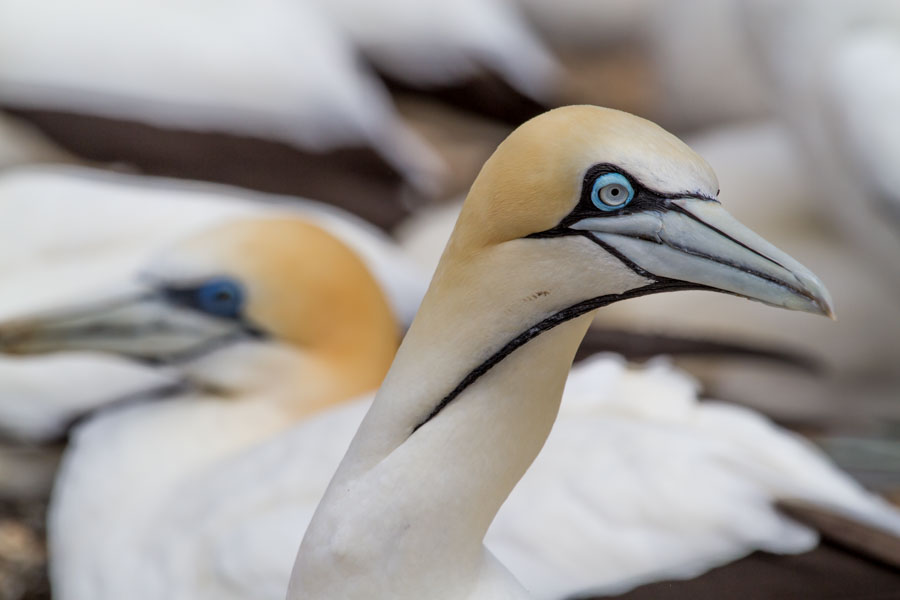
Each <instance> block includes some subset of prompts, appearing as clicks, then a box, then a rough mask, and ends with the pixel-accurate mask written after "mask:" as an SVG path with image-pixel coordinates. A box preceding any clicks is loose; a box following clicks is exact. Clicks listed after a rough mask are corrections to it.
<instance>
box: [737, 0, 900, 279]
mask: <svg viewBox="0 0 900 600" xmlns="http://www.w3.org/2000/svg"><path fill="white" fill-rule="evenodd" d="M743 5H744V7H743V8H744V12H745V14H746V18H745V23H746V24H747V26H748V30H749V31H750V33H751V36H752V39H753V41H754V48H755V49H756V51H757V55H758V58H759V64H760V65H761V66H762V67H763V68H764V69H765V72H766V74H767V75H768V80H769V82H770V85H771V86H772V88H773V90H774V91H773V94H774V97H775V101H776V106H777V109H778V113H779V115H780V116H781V117H782V119H783V120H784V122H785V123H786V125H787V126H788V127H789V128H790V130H791V131H792V133H794V134H795V135H796V136H797V139H798V141H799V143H800V144H801V146H802V148H803V149H804V153H805V157H806V158H807V160H808V161H809V164H810V167H811V171H812V172H813V173H815V177H814V178H812V181H813V183H814V185H815V186H816V189H817V190H818V193H819V194H820V197H821V198H822V199H823V200H825V201H827V202H828V207H829V210H827V211H822V214H823V216H824V217H826V218H827V219H829V221H830V223H831V225H832V227H834V228H835V229H836V230H837V231H839V232H841V233H842V234H844V236H845V238H846V239H847V240H848V241H849V242H850V243H851V244H852V245H854V246H856V247H857V248H860V249H862V250H863V251H864V252H866V253H867V254H869V255H870V256H871V257H872V258H874V259H875V260H876V261H878V264H879V265H880V268H881V269H883V270H884V272H885V273H889V274H890V275H891V281H890V283H891V285H893V286H894V288H895V289H898V290H900V287H898V285H900V269H898V262H897V260H896V257H897V255H898V254H900V220H898V217H897V212H898V209H897V206H898V205H900V201H898V200H897V198H900V180H898V178H897V169H896V165H897V162H898V160H900V142H898V141H897V140H898V139H900V109H898V105H900V104H898V103H900V69H898V68H897V60H898V57H900V4H898V3H897V2H893V1H892V0H860V1H859V2H841V1H839V0H837V1H835V0H826V1H824V2H818V1H815V0H801V1H798V2H793V1H785V0H763V1H759V2H750V1H747V0H745V1H744V2H743Z"/></svg>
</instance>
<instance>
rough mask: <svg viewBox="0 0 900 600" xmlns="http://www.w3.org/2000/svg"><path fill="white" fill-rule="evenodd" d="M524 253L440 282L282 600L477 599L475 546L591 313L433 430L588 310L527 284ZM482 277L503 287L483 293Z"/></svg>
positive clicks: (543, 423) (531, 444) (479, 260)
mask: <svg viewBox="0 0 900 600" xmlns="http://www.w3.org/2000/svg"><path fill="white" fill-rule="evenodd" d="M554 244H555V242H554V241H551V240H548V241H546V242H545V243H543V247H542V248H541V249H540V251H541V253H542V254H543V255H544V256H546V255H547V254H548V253H549V252H552V251H553V249H554ZM533 247H534V243H533V242H531V241H526V240H517V241H513V242H507V243H506V244H502V245H500V246H497V247H495V248H492V249H490V250H489V251H484V252H483V253H481V254H479V255H477V256H472V257H468V258H467V259H466V260H455V261H445V262H451V264H460V263H462V264H465V269H464V270H454V269H453V267H444V266H443V264H442V268H439V269H438V272H437V274H436V275H435V279H434V281H433V282H432V286H431V288H430V289H429V292H428V295H427V296H426V298H425V301H424V302H423V305H422V308H421V309H420V311H419V315H418V316H417V317H416V321H415V322H414V323H413V326H412V327H411V328H410V331H409V333H408V334H407V336H406V339H405V340H404V342H403V344H402V346H401V348H400V351H399V352H398V354H397V358H396V359H395V361H394V365H393V367H392V368H391V371H390V372H389V373H388V376H387V378H386V380H385V383H384V385H383V386H382V388H381V390H380V391H379V393H378V395H377V396H376V399H375V402H374V404H373V406H372V408H371V410H370V411H369V414H368V415H367V416H366V418H365V420H364V421H363V424H362V425H361V427H360V429H359V432H358V433H357V435H356V437H355V438H354V441H353V443H352V444H351V447H350V449H349V451H348V452H347V455H346V456H345V458H344V460H343V462H342V463H341V466H340V467H339V469H338V471H337V473H336V475H335V477H334V479H333V480H332V482H331V485H330V486H329V489H328V490H327V491H326V494H325V497H324V498H323V500H322V502H321V504H320V505H319V508H318V510H317V512H316V515H315V516H314V518H313V521H312V523H311V524H310V527H309V529H308V530H307V533H306V536H305V537H304V540H303V543H302V545H301V548H300V553H299V555H298V559H297V563H296V565H295V569H294V574H293V577H292V584H291V592H290V593H289V598H300V597H302V598H326V597H341V598H356V597H359V598H363V597H366V598H379V597H391V598H406V597H410V598H411V597H429V598H438V597H447V598H461V597H469V596H471V594H472V592H473V590H474V589H475V588H476V587H477V586H478V585H480V582H479V578H480V577H482V576H483V573H484V570H485V568H486V563H485V560H486V551H485V549H484V548H483V546H482V539H483V537H484V534H485V533H486V531H487V528H488V527H489V525H490V523H491V521H492V520H493V518H494V516H495V515H496V513H497V511H498V510H499V508H500V505H501V504H502V503H503V501H504V500H505V499H506V497H507V496H508V495H509V493H510V492H511V491H512V489H513V487H514V486H515V484H516V482H518V480H519V478H520V477H521V476H522V475H523V474H524V472H525V470H526V469H527V468H528V466H529V465H530V464H531V462H532V461H533V460H534V458H535V457H536V456H537V453H538V452H539V451H540V449H541V447H542V446H543V444H544V441H545V440H546V438H547V435H548V434H549V432H550V428H551V427H552V425H553V421H554V420H555V418H556V414H557V411H558V408H559V401H560V398H561V396H562V391H563V386H564V385H565V380H566V376H567V374H568V371H569V368H570V367H571V364H572V360H573V358H574V355H575V351H576V350H577V348H578V345H579V343H580V341H581V339H582V337H583V336H584V333H585V331H586V330H587V327H588V325H589V323H590V320H591V317H592V315H593V313H588V314H585V315H582V316H580V317H578V318H575V319H573V320H570V321H567V322H565V323H563V324H561V325H559V326H557V327H555V328H553V329H550V330H548V331H546V332H544V333H542V334H541V335H539V336H538V337H536V338H534V339H532V340H531V341H529V342H528V343H526V344H525V345H524V346H521V347H519V348H518V349H516V350H515V351H513V352H512V353H510V354H509V355H508V356H506V357H505V358H504V359H503V360H502V361H500V362H499V363H497V364H496V365H495V366H494V367H493V368H491V369H490V370H488V371H487V372H485V373H484V374H483V375H482V376H481V377H479V378H478V379H477V380H475V381H474V382H473V383H471V385H469V386H468V387H467V388H466V389H465V390H464V391H462V392H461V393H460V394H459V395H458V396H457V397H456V398H455V399H454V400H452V401H451V402H450V403H449V404H447V405H446V407H445V408H444V409H443V410H441V411H440V412H439V413H438V414H437V415H436V416H434V417H433V418H432V419H431V420H428V417H429V415H431V414H432V412H433V411H434V409H435V407H436V406H438V404H439V403H440V402H441V400H442V399H443V398H444V397H445V396H446V395H447V394H448V393H449V392H450V391H451V390H453V389H454V388H456V386H457V385H458V384H459V383H460V382H461V381H463V380H464V379H465V377H466V376H467V375H468V374H469V373H470V372H472V371H473V370H476V369H477V368H478V366H479V365H481V364H482V363H483V362H484V361H485V360H486V359H488V358H489V357H490V356H491V355H493V354H495V353H496V352H498V351H499V350H500V349H501V348H502V347H503V346H504V345H506V344H507V343H508V342H509V341H511V340H513V339H514V338H516V337H517V336H519V335H520V334H521V333H523V332H524V331H526V330H528V329H529V327H531V326H532V325H535V324H537V323H539V322H541V321H542V320H543V319H545V318H547V317H549V316H551V315H553V314H555V313H557V312H559V311H561V310H563V309H566V308H568V307H569V306H571V305H572V304H575V303H577V302H579V301H580V300H584V299H585V298H577V297H576V298H574V299H573V298H572V297H571V294H567V293H566V292H565V290H566V289H567V288H566V284H565V282H564V279H566V278H568V275H567V274H560V275H558V277H559V278H560V280H559V281H556V280H555V278H556V277H557V275H556V274H554V273H553V272H552V271H550V272H539V271H536V270H535V269H534V267H533V264H534V263H532V262H531V261H528V260H527V257H528V253H529V249H530V248H533ZM560 251H563V250H562V247H561V248H560ZM523 257H524V258H523ZM516 265H531V266H530V268H527V267H522V268H519V269H517V268H516ZM490 273H498V274H501V275H499V276H498V278H497V279H496V285H487V286H485V285H484V281H485V277H488V276H489V274H490ZM472 280H479V281H481V285H478V286H475V285H474V283H470V282H471V281H472ZM634 283H635V281H630V282H627V284H626V283H625V282H621V281H620V282H619V283H618V284H616V285H618V286H621V287H622V289H619V290H610V293H616V292H620V291H624V289H628V287H633V284H634ZM473 289H478V290H479V295H478V296H473V294H472V290H473ZM422 365H426V367H425V368H423V367H422ZM426 420H428V422H427V423H425V424H424V425H422V426H421V427H420V428H419V429H416V427H417V426H419V425H420V424H421V423H423V421H426ZM439 593H440V594H442V595H440V596H439V595H437V594H439Z"/></svg>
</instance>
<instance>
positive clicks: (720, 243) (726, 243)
mask: <svg viewBox="0 0 900 600" xmlns="http://www.w3.org/2000/svg"><path fill="white" fill-rule="evenodd" d="M570 227H571V228H572V229H578V230H581V231H586V232H589V233H590V235H591V236H593V238H594V239H596V240H597V241H598V242H599V243H600V244H601V245H603V246H606V247H607V248H608V249H611V250H612V251H614V252H615V253H617V254H619V255H620V257H623V258H624V259H626V260H627V261H630V262H631V263H633V265H636V266H637V267H638V268H639V269H642V270H644V271H646V272H648V273H651V274H653V275H655V276H657V277H665V278H667V279H672V280H677V281H685V282H688V283H693V284H697V285H698V286H702V287H708V288H714V289H716V290H720V291H724V292H728V293H732V294H737V295H739V296H743V297H745V298H749V299H751V300H758V301H760V302H764V303H766V304H771V305H773V306H779V307H783V308H789V309H792V310H802V311H805V312H810V313H815V314H822V315H826V316H828V317H831V318H834V308H833V305H832V302H831V295H830V294H829V293H828V290H827V289H825V286H824V285H823V284H822V282H821V281H819V279H818V278H817V277H816V276H815V275H814V274H813V273H812V272H811V271H810V270H809V269H807V268H806V267H804V266H803V265H801V264H800V263H799V262H797V261H796V260H794V259H793V258H791V257H790V256H789V255H787V254H785V253H784V252H782V251H781V250H779V249H778V248H776V247H775V246H773V245H772V244H770V243H769V242H767V241H766V240H764V239H763V238H761V237H760V236H758V235H757V234H755V233H754V232H753V231H751V230H750V229H748V228H747V227H745V226H744V225H742V224H741V223H740V222H738V221H737V220H736V219H735V218H734V217H732V216H731V215H730V214H728V212H727V211H726V210H725V209H724V208H722V206H721V205H720V204H719V203H718V202H714V201H711V200H703V199H697V198H678V199H674V200H671V201H670V204H669V206H668V207H667V208H666V209H664V210H659V211H645V212H639V213H632V214H624V215H621V216H614V217H600V218H588V219H583V220H581V221H579V222H577V223H574V224H573V225H571V226H570Z"/></svg>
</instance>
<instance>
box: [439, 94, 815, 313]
mask: <svg viewBox="0 0 900 600" xmlns="http://www.w3.org/2000/svg"><path fill="white" fill-rule="evenodd" d="M717 196H718V182H717V180H716V176H715V173H713V171H712V169H711V168H710V166H709V165H708V164H707V163H706V162H705V161H704V160H703V159H702V158H700V157H699V156H698V155H697V154H695V153H694V152H693V151H692V150H691V149H690V148H689V147H688V146H687V145H686V144H684V143H683V142H681V141H680V140H679V139H678V138H676V137H675V136H673V135H671V134H669V133H668V132H666V131H665V130H663V129H662V128H661V127H659V126H657V125H655V124H654V123H651V122H649V121H646V120H644V119H641V118H639V117H635V116H633V115H629V114H627V113H623V112H620V111H616V110H611V109H605V108H598V107H593V106H569V107H564V108H559V109H556V110H553V111H550V112H548V113H545V114H543V115H541V116H538V117H536V118H534V119H532V120H531V121H528V122H526V123H525V124H523V125H522V126H520V127H519V128H518V129H517V130H516V131H514V132H513V133H512V134H510V136H509V137H508V138H507V139H506V140H505V141H504V142H503V143H502V144H500V146H499V147H498V148H497V150H496V152H495V153H494V154H493V156H491V158H490V159H489V160H488V161H487V162H486V163H485V165H484V167H483V169H482V171H481V173H480V174H479V176H478V178H477V180H476V181H475V183H474V185H473V186H472V190H471V192H470V194H469V197H468V198H467V200H466V203H465V204H464V206H463V209H462V212H461V214H460V217H459V220H458V222H457V225H456V228H455V230H454V233H453V236H452V237H451V241H450V243H449V244H448V247H447V250H446V251H445V255H444V258H443V260H442V263H441V267H439V270H438V272H439V274H441V273H442V272H443V274H445V275H446V274H447V273H446V272H447V271H448V270H453V269H454V268H455V267H454V266H453V265H459V264H460V263H464V264H470V263H472V262H477V260H478V259H477V258H476V257H478V256H483V255H484V254H491V253H494V254H496V253H498V251H499V249H500V248H502V247H504V246H508V245H510V244H515V245H516V247H517V254H518V256H519V259H518V260H520V261H521V260H526V261H528V262H529V263H530V264H529V265H528V268H527V269H526V270H524V271H523V270H522V269H519V268H517V267H510V270H509V271H508V272H507V273H506V274H501V275H499V276H498V282H499V281H506V280H509V279H511V278H513V277H526V278H532V279H533V280H534V283H533V287H534V286H539V285H543V284H544V282H546V283H547V286H546V289H544V288H540V289H539V288H537V287H536V288H535V293H543V292H547V293H548V294H557V296H560V295H561V296H563V297H564V299H565V301H567V302H570V303H574V302H575V301H580V300H588V298H589V297H590V294H589V295H588V296H586V295H585V292H590V293H594V292H596V293H595V294H594V295H595V296H598V295H601V294H602V295H605V296H608V299H609V300H610V301H614V300H616V299H623V298H628V297H634V296H636V295H641V294H647V293H654V292H661V291H669V290H674V289H709V290H717V291H721V292H726V293H730V294H735V295H739V296H743V297H746V298H750V299H753V300H758V301H761V302H765V303H767V304H771V305H774V306H780V307H784V308H790V309H795V310H803V311H808V312H813V313H820V314H826V315H832V306H831V300H830V298H829V295H828V292H827V291H826V289H825V287H824V286H823V285H822V283H821V282H820V281H819V280H818V279H817V278H816V277H815V275H813V274H812V273H811V272H810V271H809V270H808V269H806V268H805V267H804V266H803V265H801V264H800V263H798V262H797V261H796V260H794V259H792V258H791V257H790V256H788V255H787V254H785V253H784V252H782V251H780V250H778V249H777V248H775V247H774V246H773V245H772V244H770V243H768V242H767V241H765V240H764V239H762V238H761V237H760V236H758V235H756V234H755V233H753V232H752V231H750V230H749V229H747V228H746V227H744V226H743V225H741V224H740V223H739V222H737V221H736V220H735V219H734V218H733V217H731V215H729V214H728V213H727V212H726V211H725V209H724V208H722V205H721V204H720V203H719V201H718V200H717ZM525 242H527V244H528V245H529V246H526V245H525ZM538 246H540V247H541V252H536V251H535V248H536V247H538ZM598 265H600V266H601V267H602V268H597V266H598ZM512 273H515V275H513V274H512Z"/></svg>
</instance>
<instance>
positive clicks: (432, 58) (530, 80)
mask: <svg viewBox="0 0 900 600" xmlns="http://www.w3.org/2000/svg"><path fill="white" fill-rule="evenodd" d="M315 2H316V4H318V5H319V6H321V8H322V10H323V11H325V12H326V13H327V14H329V15H330V16H331V17H332V18H333V19H334V20H335V22H336V23H337V24H338V25H339V26H340V27H341V28H343V30H344V31H345V32H346V33H347V35H348V36H349V37H350V38H351V39H352V40H353V41H354V42H355V43H356V44H357V45H358V46H359V47H360V49H361V50H362V51H363V52H364V53H365V54H366V56H367V57H368V58H369V60H371V61H372V63H373V64H374V65H375V66H377V67H378V68H379V69H380V70H382V71H383V72H385V73H387V74H389V75H391V76H392V77H394V78H396V79H398V80H400V81H404V82H406V83H408V84H411V85H415V86H420V87H426V88H427V87H433V86H438V85H450V84H455V83H459V82H460V81H462V80H465V79H466V78H469V77H472V76H475V75H478V74H479V73H480V72H482V71H484V70H488V71H491V72H493V73H495V74H497V75H499V76H500V77H502V78H503V79H505V80H506V81H507V82H508V83H509V84H510V85H511V86H512V87H513V88H515V89H517V90H518V91H519V92H521V93H523V94H525V95H527V96H531V97H533V98H536V99H541V100H546V99H548V97H549V96H550V95H551V93H552V92H553V89H552V86H553V84H554V82H555V80H556V77H557V75H558V71H557V69H558V67H557V65H556V62H555V60H554V59H553V57H552V55H551V54H550V53H549V51H548V50H547V49H546V48H545V47H544V45H543V43H542V42H541V40H540V38H539V37H538V36H536V35H535V34H534V33H533V32H532V31H531V29H530V28H529V27H528V25H527V23H526V22H525V21H524V20H523V19H522V18H521V17H520V16H519V14H518V13H517V11H516V10H515V7H514V6H513V5H512V4H511V3H510V2H509V1H508V0H461V1H459V2H453V3H446V2H440V1H435V0H429V1H423V0H390V1H387V2H377V3H373V2H366V1H365V0H315Z"/></svg>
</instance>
